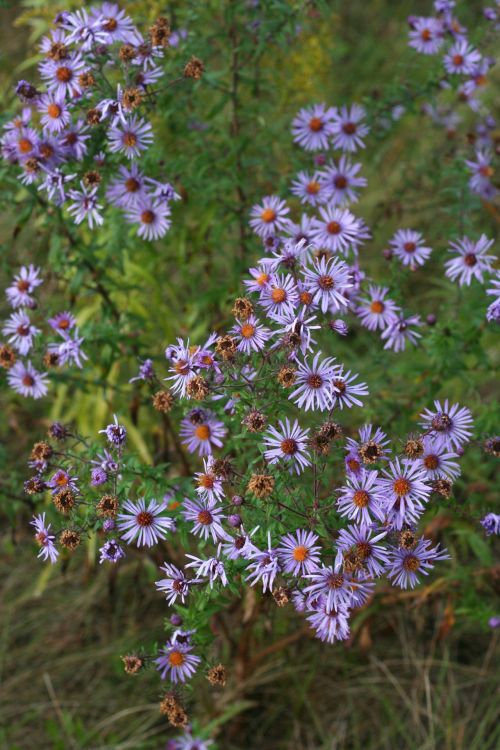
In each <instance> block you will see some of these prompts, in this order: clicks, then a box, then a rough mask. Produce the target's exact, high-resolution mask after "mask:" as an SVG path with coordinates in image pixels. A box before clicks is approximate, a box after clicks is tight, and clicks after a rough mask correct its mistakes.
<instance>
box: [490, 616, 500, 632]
mask: <svg viewBox="0 0 500 750" xmlns="http://www.w3.org/2000/svg"><path fill="white" fill-rule="evenodd" d="M488 625H489V626H490V628H493V629H494V630H496V628H500V616H496V617H490V619H489V620H488Z"/></svg>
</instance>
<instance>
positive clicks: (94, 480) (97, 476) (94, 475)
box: [90, 466, 108, 487]
mask: <svg viewBox="0 0 500 750" xmlns="http://www.w3.org/2000/svg"><path fill="white" fill-rule="evenodd" d="M107 481H108V475H107V474H106V472H105V471H104V469H103V468H102V466H96V467H95V469H92V471H91V475H90V484H91V485H92V487H99V486H100V485H101V484H105V483H106V482H107Z"/></svg>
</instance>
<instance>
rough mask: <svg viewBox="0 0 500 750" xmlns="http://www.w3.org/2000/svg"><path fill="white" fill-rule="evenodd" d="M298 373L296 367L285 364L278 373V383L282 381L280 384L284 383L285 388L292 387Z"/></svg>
mask: <svg viewBox="0 0 500 750" xmlns="http://www.w3.org/2000/svg"><path fill="white" fill-rule="evenodd" d="M296 375H297V368H296V367H290V366H289V365H285V366H284V367H282V368H281V370H280V371H279V372H278V375H277V379H278V383H280V385H282V386H283V388H290V387H291V386H292V385H293V384H294V383H295V378H296Z"/></svg>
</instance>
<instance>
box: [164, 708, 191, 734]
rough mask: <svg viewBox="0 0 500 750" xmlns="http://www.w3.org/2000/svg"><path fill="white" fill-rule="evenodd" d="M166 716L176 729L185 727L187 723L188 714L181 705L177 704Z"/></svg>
mask: <svg viewBox="0 0 500 750" xmlns="http://www.w3.org/2000/svg"><path fill="white" fill-rule="evenodd" d="M167 718H168V720H169V722H170V724H171V726H173V727H175V728H176V729H181V728H182V727H186V726H187V724H188V715H187V713H186V712H185V710H184V709H183V708H182V706H177V707H176V708H174V709H173V710H172V711H170V713H168V714H167Z"/></svg>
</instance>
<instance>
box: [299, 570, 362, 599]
mask: <svg viewBox="0 0 500 750" xmlns="http://www.w3.org/2000/svg"><path fill="white" fill-rule="evenodd" d="M304 578H308V579H309V580H310V581H311V584H310V585H309V586H306V587H305V588H304V593H305V594H309V597H311V598H312V597H319V596H323V597H325V599H326V602H325V604H326V606H328V607H329V608H333V607H335V608H337V607H342V606H343V607H360V606H361V605H362V604H364V602H365V601H366V599H367V598H368V596H369V595H370V593H371V591H372V590H373V585H371V584H368V583H364V582H363V583H362V582H360V581H354V580H353V579H352V577H351V576H350V575H349V574H348V573H337V572H335V570H334V569H333V568H332V567H331V566H330V567H326V566H323V567H321V568H318V569H317V570H315V571H313V572H312V573H307V574H306V575H304Z"/></svg>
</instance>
